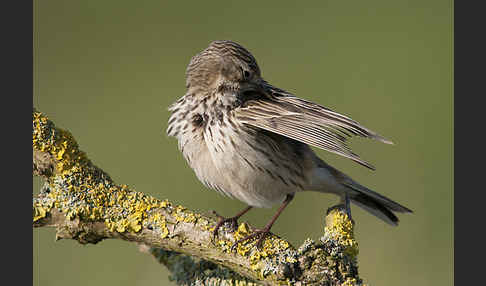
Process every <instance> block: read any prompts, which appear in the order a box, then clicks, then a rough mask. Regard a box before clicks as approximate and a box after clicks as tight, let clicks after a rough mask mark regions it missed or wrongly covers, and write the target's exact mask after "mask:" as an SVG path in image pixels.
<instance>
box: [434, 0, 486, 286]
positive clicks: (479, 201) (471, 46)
mask: <svg viewBox="0 0 486 286" xmlns="http://www.w3.org/2000/svg"><path fill="white" fill-rule="evenodd" d="M471 3H473V2H468V1H457V0H456V1H454V10H453V11H454V16H453V23H454V24H453V31H454V32H453V35H454V49H453V50H454V54H453V57H454V69H453V70H454V75H453V82H454V127H453V128H454V284H455V285H468V284H473V283H474V284H478V285H482V284H484V278H483V277H482V272H483V271H484V258H483V257H484V254H485V252H486V251H485V250H484V249H485V247H484V235H483V229H484V225H485V221H484V216H485V214H484V208H485V207H484V204H485V199H484V195H485V193H486V190H485V187H484V183H483V182H482V179H483V178H485V177H486V174H485V168H484V166H483V164H482V163H483V162H484V160H483V158H484V155H483V154H484V151H483V150H484V145H485V141H484V138H483V136H482V134H481V133H484V130H485V127H484V124H485V122H486V120H485V119H484V114H485V113H486V111H485V108H484V105H483V104H482V103H481V99H482V98H484V97H485V95H486V90H485V89H484V87H483V84H484V82H485V80H486V73H485V72H484V68H485V64H486V63H485V51H486V45H485V44H484V27H485V26H486V23H485V21H484V8H482V7H481V6H479V5H477V6H474V5H471ZM474 3H479V2H474ZM476 101H477V103H476ZM438 199H440V198H438ZM480 281H483V282H480Z"/></svg>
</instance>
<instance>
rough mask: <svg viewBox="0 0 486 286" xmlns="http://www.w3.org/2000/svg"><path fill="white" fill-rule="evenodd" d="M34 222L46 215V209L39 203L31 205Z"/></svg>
mask: <svg viewBox="0 0 486 286" xmlns="http://www.w3.org/2000/svg"><path fill="white" fill-rule="evenodd" d="M33 213H34V222H35V221H38V220H40V219H41V218H44V217H46V213H47V210H46V208H44V207H43V206H41V205H39V204H35V205H34V207H33Z"/></svg>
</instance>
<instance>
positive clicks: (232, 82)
mask: <svg viewBox="0 0 486 286" xmlns="http://www.w3.org/2000/svg"><path fill="white" fill-rule="evenodd" d="M185 79H186V91H185V94H184V96H182V97H181V98H179V99H178V100H177V101H176V102H174V103H173V104H172V105H170V106H169V111H170V116H169V119H168V125H167V130H166V132H167V135H168V136H170V137H175V138H176V139H177V142H178V148H179V150H180V151H181V153H182V154H183V157H184V158H185V160H186V161H187V163H188V165H189V166H190V167H191V168H192V169H193V170H194V172H195V175H196V176H197V178H198V179H199V180H200V181H201V182H202V183H203V184H204V185H205V186H206V187H207V188H209V189H213V190H215V191H217V192H219V193H221V194H223V195H226V196H228V197H230V198H235V199H238V200H240V201H242V202H244V203H246V204H247V205H248V206H247V207H246V208H245V209H243V210H242V211H241V212H239V213H238V214H236V215H235V216H233V217H229V218H225V217H223V216H220V215H219V214H217V213H216V212H213V213H214V214H215V215H216V216H217V217H218V219H219V220H218V222H217V224H216V225H215V227H214V230H213V235H214V236H216V235H217V234H218V230H219V228H220V227H221V226H222V225H223V224H225V223H228V222H229V223H232V225H233V226H235V225H237V221H238V219H239V218H240V217H241V216H242V215H244V214H245V213H247V212H248V211H249V210H250V209H252V208H254V207H259V208H270V207H272V206H274V205H275V204H280V207H279V208H278V210H277V212H276V213H275V215H274V216H273V217H272V218H271V219H270V221H269V222H268V223H267V224H266V225H265V226H264V227H263V228H261V229H255V230H254V231H253V232H252V233H251V234H249V235H247V236H246V237H244V238H242V239H240V240H238V241H236V242H235V243H234V245H233V247H234V246H236V245H237V244H238V243H243V242H245V241H248V240H251V239H252V238H254V239H258V240H257V243H256V246H257V247H259V248H260V247H261V245H262V242H263V240H264V239H265V238H266V237H267V236H268V235H269V233H270V230H271V228H272V226H273V224H274V223H275V221H276V220H277V218H278V217H279V215H280V214H281V213H282V211H283V210H284V209H285V208H286V207H287V206H288V204H289V203H290V202H291V201H292V199H293V198H294V195H295V194H296V193H300V192H303V191H316V192H321V193H330V194H335V195H337V196H338V197H339V198H340V201H341V203H342V204H343V205H344V206H345V209H346V212H347V214H348V216H349V218H350V219H351V209H350V204H351V203H353V204H355V205H357V206H359V207H361V208H363V209H364V210H365V211H367V212H369V213H371V214H372V215H374V216H376V217H378V218H379V219H381V220H383V221H384V222H386V223H387V224H390V225H394V226H396V225H398V222H399V219H398V218H397V216H396V215H395V213H411V212H412V211H411V210H410V209H408V208H407V207H404V206H402V205H401V204H399V203H397V202H395V201H393V200H391V199H389V198H387V197H385V196H383V195H381V194H379V193H377V192H375V191H373V190H370V189H368V188H367V187H365V186H363V185H361V184H359V183H358V182H356V181H354V180H353V179H351V178H350V177H349V176H348V175H346V174H344V173H343V172H341V171H339V170H337V169H336V168H334V167H332V166H331V165H329V164H327V163H326V162H324V161H323V160H322V159H321V158H319V157H318V156H317V155H316V153H315V152H314V151H313V149H312V148H311V147H315V148H319V149H323V150H326V151H329V152H332V153H335V154H338V155H341V156H343V157H346V158H349V159H351V160H353V161H354V162H356V163H358V164H360V165H362V166H364V167H366V168H369V169H371V170H374V169H375V168H374V166H372V165H371V164H370V163H368V162H366V161H365V160H363V159H362V158H361V157H360V156H359V155H357V154H356V153H354V152H353V151H352V150H351V148H350V147H349V146H348V144H347V142H348V140H349V139H350V138H352V137H364V138H370V139H374V140H377V141H380V142H383V143H386V144H393V143H392V142H391V141H390V140H387V139H385V138H384V137H382V136H381V135H379V134H377V133H376V132H374V131H371V130H370V129H368V128H366V127H364V126H363V125H361V124H360V123H358V122H357V121H355V120H353V119H351V118H350V117H348V116H346V115H343V114H340V113H338V112H335V111H333V110H331V109H329V108H327V107H324V106H322V105H320V104H317V103H314V102H311V101H308V100H305V99H303V98H299V97H297V96H295V95H294V94H292V93H290V92H287V91H285V90H283V89H280V88H277V87H275V86H273V85H271V84H270V83H268V82H267V81H265V80H264V79H263V77H262V74H261V70H260V67H259V66H258V64H257V61H256V59H255V57H254V56H253V55H252V54H251V53H250V51H249V50H247V49H246V48H244V47H243V46H242V45H240V44H238V43H236V42H234V41H230V40H217V41H213V42H211V43H210V44H209V46H208V47H207V48H206V49H204V50H202V51H201V52H199V53H198V54H196V55H195V56H193V57H192V58H191V60H190V62H189V64H188V66H187V68H186V72H185ZM234 228H235V227H234Z"/></svg>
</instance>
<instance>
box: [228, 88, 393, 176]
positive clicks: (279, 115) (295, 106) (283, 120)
mask: <svg viewBox="0 0 486 286" xmlns="http://www.w3.org/2000/svg"><path fill="white" fill-rule="evenodd" d="M266 95H267V96H265V97H262V98H260V99H256V100H255V99H252V100H249V101H247V102H245V104H244V105H243V106H242V107H240V108H237V109H236V110H235V113H236V116H237V118H238V120H239V121H240V122H242V123H245V124H249V125H252V126H255V127H258V128H262V129H265V130H268V131H271V132H274V133H277V134H280V135H283V136H286V137H289V138H292V139H294V140H297V141H300V142H303V143H306V144H309V145H311V146H314V147H317V148H321V149H324V150H327V151H330V152H333V153H336V154H338V155H341V156H344V157H346V158H349V159H351V160H353V161H355V162H357V163H359V164H361V165H363V166H365V167H368V168H370V169H372V170H374V167H373V166H372V165H370V164H369V163H368V162H366V161H364V160H363V159H361V158H360V157H359V155H357V154H355V153H353V152H352V151H351V149H350V147H349V146H348V145H347V139H348V138H350V137H353V136H360V137H365V138H371V139H375V140H378V141H381V142H383V143H387V144H393V143H392V142H391V141H389V140H387V139H385V138H383V137H382V136H380V135H378V134H377V133H375V132H373V131H371V130H369V129H367V128H366V127H364V126H362V125H361V124H359V123H358V122H356V121H354V120H353V119H351V118H349V117H347V116H345V115H342V114H339V113H337V112H334V111H332V110H330V109H329V108H326V107H324V106H321V105H319V104H316V103H313V102H310V101H307V100H304V99H301V98H298V97H295V96H293V95H291V94H289V93H287V92H285V91H283V90H280V89H276V88H273V87H272V89H270V93H269V94H266Z"/></svg>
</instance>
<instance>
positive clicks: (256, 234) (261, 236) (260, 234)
mask: <svg viewBox="0 0 486 286" xmlns="http://www.w3.org/2000/svg"><path fill="white" fill-rule="evenodd" d="M269 234H270V228H268V227H265V228H263V229H256V230H254V231H253V233H252V234H250V235H247V236H245V237H243V238H242V239H239V240H237V241H236V242H235V243H233V245H232V246H231V251H234V250H235V249H236V247H237V246H238V244H240V243H242V242H244V241H247V240H250V239H252V238H258V240H257V243H256V247H257V248H258V249H261V248H262V244H263V241H264V240H265V238H266V237H267V236H268V235H269Z"/></svg>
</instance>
